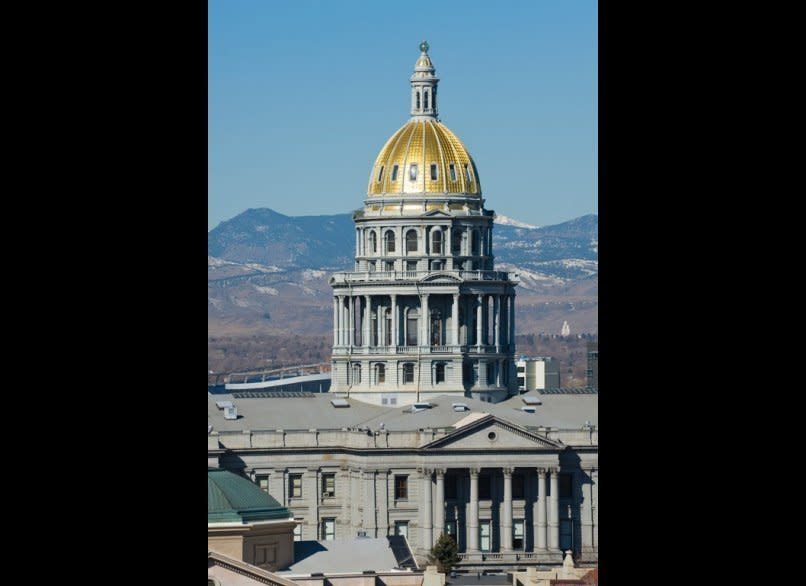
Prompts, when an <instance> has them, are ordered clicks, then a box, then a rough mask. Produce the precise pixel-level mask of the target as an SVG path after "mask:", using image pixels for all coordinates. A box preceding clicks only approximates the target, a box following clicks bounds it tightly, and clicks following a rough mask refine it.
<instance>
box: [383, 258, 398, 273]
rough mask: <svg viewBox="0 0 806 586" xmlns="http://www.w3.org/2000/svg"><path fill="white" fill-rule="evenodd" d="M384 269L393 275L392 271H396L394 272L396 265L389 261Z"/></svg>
mask: <svg viewBox="0 0 806 586" xmlns="http://www.w3.org/2000/svg"><path fill="white" fill-rule="evenodd" d="M384 269H385V270H386V272H389V273H391V272H392V271H394V270H395V263H394V261H391V260H387V261H386V263H385V264H384Z"/></svg>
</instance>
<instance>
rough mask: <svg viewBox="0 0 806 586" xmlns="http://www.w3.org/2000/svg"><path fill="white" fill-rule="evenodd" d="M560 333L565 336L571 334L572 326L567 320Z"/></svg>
mask: <svg viewBox="0 0 806 586" xmlns="http://www.w3.org/2000/svg"><path fill="white" fill-rule="evenodd" d="M560 335H561V336H563V337H565V336H570V335H571V326H569V325H568V322H567V321H563V327H562V329H561V330H560Z"/></svg>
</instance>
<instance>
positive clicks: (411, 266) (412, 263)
mask: <svg viewBox="0 0 806 586" xmlns="http://www.w3.org/2000/svg"><path fill="white" fill-rule="evenodd" d="M406 270H407V271H416V270H417V261H416V260H407V261H406Z"/></svg>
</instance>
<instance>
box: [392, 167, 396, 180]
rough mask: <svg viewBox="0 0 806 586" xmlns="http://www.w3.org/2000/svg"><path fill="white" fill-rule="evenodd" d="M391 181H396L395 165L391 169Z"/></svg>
mask: <svg viewBox="0 0 806 586" xmlns="http://www.w3.org/2000/svg"><path fill="white" fill-rule="evenodd" d="M392 181H397V165H395V166H394V167H392Z"/></svg>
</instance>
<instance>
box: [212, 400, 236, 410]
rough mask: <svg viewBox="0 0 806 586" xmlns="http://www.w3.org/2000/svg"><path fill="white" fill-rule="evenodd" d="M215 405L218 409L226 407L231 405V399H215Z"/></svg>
mask: <svg viewBox="0 0 806 586" xmlns="http://www.w3.org/2000/svg"><path fill="white" fill-rule="evenodd" d="M215 406H216V407H218V408H219V409H226V408H227V407H232V401H216V402H215Z"/></svg>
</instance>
